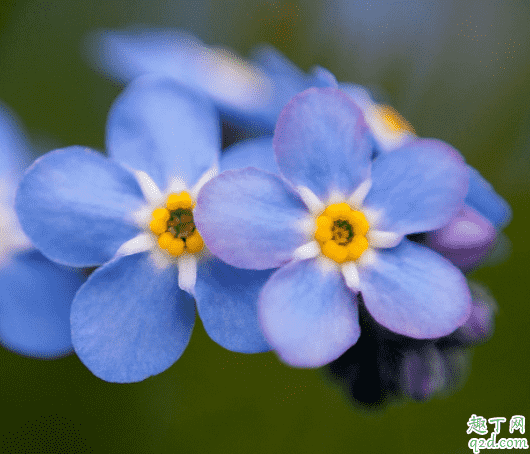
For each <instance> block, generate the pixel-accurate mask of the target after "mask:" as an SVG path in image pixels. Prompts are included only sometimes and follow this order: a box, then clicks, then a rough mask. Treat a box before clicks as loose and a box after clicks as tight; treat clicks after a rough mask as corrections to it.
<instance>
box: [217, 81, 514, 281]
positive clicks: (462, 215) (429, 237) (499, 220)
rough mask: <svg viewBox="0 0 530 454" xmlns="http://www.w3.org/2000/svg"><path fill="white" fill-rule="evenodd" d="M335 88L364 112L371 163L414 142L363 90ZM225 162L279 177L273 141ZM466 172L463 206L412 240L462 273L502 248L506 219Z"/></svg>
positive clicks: (481, 182)
mask: <svg viewBox="0 0 530 454" xmlns="http://www.w3.org/2000/svg"><path fill="white" fill-rule="evenodd" d="M338 87H339V88H340V90H341V91H342V92H344V93H346V94H347V95H348V96H349V97H350V98H352V99H353V100H354V102H355V103H356V104H357V106H358V107H359V108H360V109H361V111H362V112H363V116H364V119H365V121H366V123H367V125H368V127H369V130H370V136H371V138H372V141H373V145H374V153H373V155H372V158H373V159H375V158H376V157H377V156H379V155H380V154H386V153H390V152H392V151H393V150H397V149H399V148H401V147H403V146H405V145H406V144H410V143H412V142H413V141H415V140H417V139H418V137H417V136H416V134H415V132H414V129H413V127H412V126H411V125H410V123H408V122H407V121H406V120H405V119H404V118H403V117H402V116H401V115H400V114H399V113H398V112H397V111H396V110H395V109H393V108H392V107H390V106H388V105H385V104H378V103H376V102H375V101H374V100H373V99H372V98H371V96H370V94H369V93H368V92H367V90H365V89H364V88H362V87H359V86H353V85H351V84H339V85H338ZM224 164H225V165H224V166H223V167H222V168H221V170H226V169H230V168H239V167H244V166H245V165H252V166H254V167H256V168H258V169H261V170H265V171H267V172H272V173H277V174H278V173H279V169H278V165H277V163H276V161H275V159H274V150H273V146H272V137H261V138H259V139H252V140H246V141H242V142H239V143H237V144H235V145H233V146H231V147H229V148H228V149H226V151H225V160H224ZM468 170H469V174H470V183H469V189H468V192H467V195H466V198H465V203H464V205H463V206H462V208H461V209H460V210H459V211H458V212H457V213H456V214H455V216H453V218H451V219H450V220H449V221H448V222H447V223H446V224H445V225H444V226H442V227H441V228H439V229H436V230H433V231H430V232H423V233H422V234H420V235H415V237H414V241H416V242H419V243H420V244H423V245H425V246H427V247H429V248H431V249H433V250H435V251H436V252H438V253H440V254H442V255H443V256H444V257H445V258H447V259H449V260H450V261H451V262H452V263H453V264H454V265H456V266H458V267H459V268H460V269H461V270H462V271H464V272H468V271H471V270H472V269H474V268H476V267H477V266H478V265H480V264H482V263H483V262H484V261H485V259H486V258H489V257H490V255H491V253H492V252H493V251H494V250H497V249H501V248H502V247H503V246H502V237H501V235H502V234H501V230H502V229H503V228H504V227H505V226H506V225H508V223H509V222H510V219H511V209H510V206H509V205H508V203H507V202H506V201H505V200H504V199H503V198H502V197H501V196H499V195H498V194H497V193H496V192H495V190H494V189H493V187H492V186H491V184H489V183H488V182H487V181H486V180H485V179H484V178H483V177H482V176H481V175H480V173H479V172H478V171H477V170H476V169H474V168H473V167H471V166H468ZM501 253H502V251H501Z"/></svg>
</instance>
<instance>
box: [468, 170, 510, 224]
mask: <svg viewBox="0 0 530 454" xmlns="http://www.w3.org/2000/svg"><path fill="white" fill-rule="evenodd" d="M468 169H469V190H468V192H467V196H466V203H467V204H468V205H470V206H471V207H473V208H474V209H475V210H477V211H478V212H479V213H480V214H482V215H483V216H485V217H486V218H487V219H488V220H489V221H490V222H491V223H492V224H493V225H494V226H495V228H496V229H497V230H502V229H503V228H504V227H506V226H507V225H508V224H509V223H510V221H511V219H512V210H511V208H510V205H508V203H507V202H506V200H504V199H503V198H502V197H501V196H500V195H499V194H497V193H496V192H495V189H493V186H492V185H491V184H490V183H488V181H487V180H485V179H484V177H483V176H482V175H481V174H480V173H479V172H478V170H476V169H474V168H473V167H471V166H468Z"/></svg>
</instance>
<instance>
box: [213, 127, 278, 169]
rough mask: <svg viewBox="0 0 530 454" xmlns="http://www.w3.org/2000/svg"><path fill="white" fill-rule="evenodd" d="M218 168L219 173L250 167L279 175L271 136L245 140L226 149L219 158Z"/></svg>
mask: <svg viewBox="0 0 530 454" xmlns="http://www.w3.org/2000/svg"><path fill="white" fill-rule="evenodd" d="M219 166H220V170H221V172H222V171H224V170H231V169H241V168H243V167H249V166H252V167H256V169H260V170H264V171H265V172H270V173H275V174H279V169H278V165H277V164H276V160H275V158H274V149H273V148H272V136H266V137H260V138H259V139H250V140H245V141H243V142H238V143H236V144H234V145H232V146H231V147H228V148H227V149H226V150H224V151H223V154H222V155H221V157H220V164H219Z"/></svg>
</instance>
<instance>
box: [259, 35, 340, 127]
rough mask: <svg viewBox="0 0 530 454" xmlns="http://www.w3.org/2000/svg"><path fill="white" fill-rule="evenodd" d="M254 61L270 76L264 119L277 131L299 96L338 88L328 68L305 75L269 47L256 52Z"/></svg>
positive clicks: (262, 110) (313, 69)
mask: <svg viewBox="0 0 530 454" xmlns="http://www.w3.org/2000/svg"><path fill="white" fill-rule="evenodd" d="M251 59H252V61H254V62H255V63H257V64H258V65H259V67H260V68H261V69H262V70H263V71H264V73H265V74H266V75H267V76H268V79H269V80H270V83H271V84H272V88H271V91H270V95H269V97H268V98H267V99H263V100H262V105H261V116H262V118H263V119H266V120H268V121H269V123H270V124H271V126H272V127H273V128H274V124H275V123H276V121H277V120H278V116H279V115H280V112H281V111H282V109H283V108H284V107H285V105H286V104H287V103H288V102H289V101H290V100H291V98H292V97H293V96H295V95H296V94H298V93H300V92H302V91H304V90H306V89H308V88H310V87H328V86H336V84H337V81H336V79H335V76H333V74H331V73H330V72H329V71H327V70H326V69H324V68H321V67H318V66H317V67H314V68H312V73H311V74H305V73H304V72H303V71H301V70H300V69H299V68H298V67H297V66H296V65H295V64H294V63H293V62H292V61H290V60H289V59H288V58H287V57H285V55H283V54H282V53H281V52H280V51H278V50H277V49H275V48H274V47H272V46H269V45H259V46H257V47H255V48H254V49H253V50H252V55H251Z"/></svg>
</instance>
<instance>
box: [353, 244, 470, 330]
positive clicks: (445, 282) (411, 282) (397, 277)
mask: <svg viewBox="0 0 530 454" xmlns="http://www.w3.org/2000/svg"><path fill="white" fill-rule="evenodd" d="M359 274H360V289H361V292H362V296H363V299H364V302H365V304H366V307H367V309H368V311H369V312H370V314H372V316H373V317H374V318H375V320H376V321H378V322H379V323H380V324H381V325H383V326H385V327H386V328H388V329H390V330H392V331H394V332H395V333H398V334H403V335H405V336H409V337H414V338H419V339H423V338H436V337H442V336H445V335H447V334H449V333H451V332H453V331H454V330H455V329H457V328H458V327H459V326H460V325H462V324H463V323H464V322H465V321H466V320H467V318H468V316H469V314H470V313H471V296H470V292H469V288H468V286H467V283H466V278H465V277H464V275H463V274H462V272H461V271H460V270H459V269H458V268H456V267H455V266H453V265H452V264H451V262H449V261H448V260H446V259H444V258H443V257H441V256H440V255H438V254H436V253H435V252H433V251H431V250H429V249H427V248H425V247H423V246H420V245H417V244H415V243H412V242H411V241H409V240H406V239H405V240H403V241H402V242H401V243H400V245H399V246H397V247H395V248H392V249H380V250H378V251H377V261H376V263H375V265H373V266H367V267H365V268H361V269H360V273H359Z"/></svg>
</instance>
